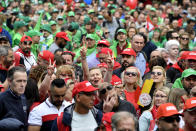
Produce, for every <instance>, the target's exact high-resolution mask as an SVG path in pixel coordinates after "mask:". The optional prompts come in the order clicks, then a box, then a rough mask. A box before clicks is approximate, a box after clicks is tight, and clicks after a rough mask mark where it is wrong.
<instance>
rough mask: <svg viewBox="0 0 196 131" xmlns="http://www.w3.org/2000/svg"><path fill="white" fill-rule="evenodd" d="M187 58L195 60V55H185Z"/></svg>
mask: <svg viewBox="0 0 196 131" xmlns="http://www.w3.org/2000/svg"><path fill="white" fill-rule="evenodd" d="M186 59H187V60H189V59H191V60H196V57H195V56H187V58H186Z"/></svg>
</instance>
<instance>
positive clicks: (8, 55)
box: [0, 46, 14, 83]
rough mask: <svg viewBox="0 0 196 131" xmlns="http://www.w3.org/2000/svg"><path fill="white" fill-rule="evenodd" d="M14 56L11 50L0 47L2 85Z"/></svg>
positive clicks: (0, 79)
mask: <svg viewBox="0 0 196 131" xmlns="http://www.w3.org/2000/svg"><path fill="white" fill-rule="evenodd" d="M13 61H14V55H13V51H12V48H10V47H8V46H0V82H1V83H4V81H5V80H6V78H7V71H8V68H9V67H10V66H11V65H12V64H13Z"/></svg>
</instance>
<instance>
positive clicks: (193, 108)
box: [186, 106, 196, 111]
mask: <svg viewBox="0 0 196 131" xmlns="http://www.w3.org/2000/svg"><path fill="white" fill-rule="evenodd" d="M186 110H187V111H194V110H196V106H195V107H194V106H193V107H192V108H189V109H186Z"/></svg>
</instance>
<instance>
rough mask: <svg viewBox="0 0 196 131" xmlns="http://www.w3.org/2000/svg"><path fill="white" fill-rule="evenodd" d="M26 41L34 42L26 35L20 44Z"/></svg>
mask: <svg viewBox="0 0 196 131" xmlns="http://www.w3.org/2000/svg"><path fill="white" fill-rule="evenodd" d="M24 41H32V39H31V37H30V36H26V35H24V36H23V37H22V38H21V39H20V42H24Z"/></svg>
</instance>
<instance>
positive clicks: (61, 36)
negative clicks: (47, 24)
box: [49, 32, 70, 53]
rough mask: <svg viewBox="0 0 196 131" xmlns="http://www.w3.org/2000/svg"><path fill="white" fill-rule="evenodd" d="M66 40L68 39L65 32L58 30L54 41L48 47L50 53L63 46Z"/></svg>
mask: <svg viewBox="0 0 196 131" xmlns="http://www.w3.org/2000/svg"><path fill="white" fill-rule="evenodd" d="M67 41H70V39H69V38H68V36H67V33H65V32H58V33H57V34H56V39H55V43H53V44H52V45H51V46H50V48H49V51H51V52H52V53H54V52H55V50H57V49H59V48H62V49H63V48H64V47H65V46H66V44H67Z"/></svg>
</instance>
